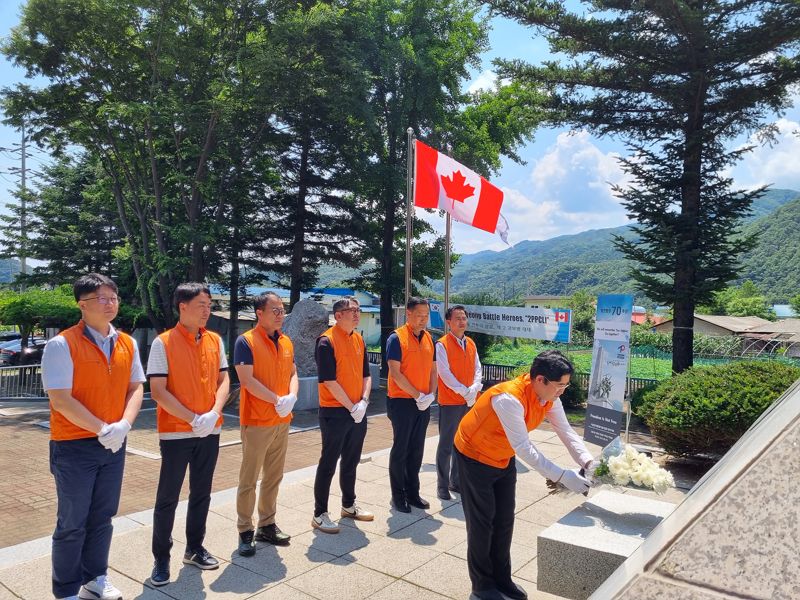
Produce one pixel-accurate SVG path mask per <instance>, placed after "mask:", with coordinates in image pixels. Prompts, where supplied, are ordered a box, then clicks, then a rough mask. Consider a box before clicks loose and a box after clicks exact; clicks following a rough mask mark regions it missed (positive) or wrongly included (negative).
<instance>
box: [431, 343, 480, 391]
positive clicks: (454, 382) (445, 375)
mask: <svg viewBox="0 0 800 600" xmlns="http://www.w3.org/2000/svg"><path fill="white" fill-rule="evenodd" d="M447 335H452V336H453V339H454V340H456V341H457V342H458V345H459V346H460V347H461V350H462V351H463V352H466V351H467V336H464V337H462V338H460V339H459V338H457V337H456V336H454V335H453V334H452V333H448V334H447ZM436 370H437V372H438V374H439V377H440V378H441V380H442V383H444V384H445V385H446V386H447V387H449V388H450V389H451V390H453V391H454V392H455V393H456V394H459V395H461V396H464V395H465V394H466V393H467V391H468V388H469V386H466V385H464V384H462V383H461V382H460V381H459V380H458V379H456V377H455V375H453V372H452V371H451V370H450V363H449V362H448V361H447V349H446V348H445V347H444V344H442V343H441V342H436ZM482 380H483V368H482V367H481V360H480V358H478V353H477V352H476V353H475V375H474V376H473V378H472V383H480V382H481V381H482Z"/></svg>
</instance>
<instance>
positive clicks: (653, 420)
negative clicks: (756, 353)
mask: <svg viewBox="0 0 800 600" xmlns="http://www.w3.org/2000/svg"><path fill="white" fill-rule="evenodd" d="M798 378H800V368H797V367H794V366H790V365H786V364H783V363H779V362H767V361H741V362H735V363H729V364H726V365H714V366H702V367H694V368H691V369H689V370H687V371H685V372H684V373H681V374H680V375H676V376H674V377H673V378H672V379H669V380H667V381H664V382H662V383H661V384H659V385H658V387H656V388H655V389H653V390H649V391H647V392H645V393H644V394H643V395H642V404H641V406H640V407H639V410H638V413H639V415H640V416H641V417H642V418H644V420H645V422H646V423H647V425H648V427H650V431H651V432H652V433H653V435H655V436H656V438H657V439H658V440H659V442H660V443H661V445H662V446H663V447H664V449H665V450H666V451H667V452H669V453H670V454H672V455H675V456H698V455H704V456H710V457H714V458H718V457H720V456H722V455H723V454H724V453H725V452H727V451H728V450H729V449H730V447H731V446H733V444H735V443H736V441H737V440H738V439H739V438H740V437H741V436H742V434H744V432H745V431H747V429H748V428H749V427H750V425H752V424H753V423H754V422H755V420H756V419H758V417H759V416H760V415H761V413H762V412H764V410H765V409H766V408H767V407H768V406H769V405H770V404H772V403H773V402H774V401H775V400H776V399H778V398H779V397H780V396H781V394H783V393H784V392H785V391H786V389H787V388H788V387H789V386H791V385H792V383H794V382H795V380H797V379H798Z"/></svg>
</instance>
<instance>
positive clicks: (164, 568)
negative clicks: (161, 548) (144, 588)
mask: <svg viewBox="0 0 800 600" xmlns="http://www.w3.org/2000/svg"><path fill="white" fill-rule="evenodd" d="M150 583H151V584H152V585H157V586H159V587H160V586H162V585H167V584H168V583H169V558H162V559H156V562H155V563H154V564H153V572H152V573H151V574H150Z"/></svg>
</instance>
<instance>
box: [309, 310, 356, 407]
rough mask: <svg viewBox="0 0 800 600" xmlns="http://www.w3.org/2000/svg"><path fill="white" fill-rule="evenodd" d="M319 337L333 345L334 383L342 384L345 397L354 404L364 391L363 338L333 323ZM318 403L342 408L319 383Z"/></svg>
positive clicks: (322, 384)
mask: <svg viewBox="0 0 800 600" xmlns="http://www.w3.org/2000/svg"><path fill="white" fill-rule="evenodd" d="M319 337H320V338H322V337H326V338H328V339H329V340H330V343H331V347H333V355H334V357H335V358H336V383H338V384H339V385H340V386H342V389H343V390H344V393H345V394H347V398H348V399H349V400H350V402H352V403H353V404H355V403H356V402H358V401H359V400H361V392H362V391H364V353H365V352H366V346H365V345H364V338H362V337H361V334H359V333H358V332H357V331H354V332H353V333H351V334H349V335H348V334H347V333H345V331H344V330H343V329H342V328H341V327H337V326H336V325H334V326H333V327H331V328H330V329H328V330H327V331H325V332H324V333H323V334H322V335H321V336H319ZM319 405H320V406H325V407H330V408H342V405H341V403H340V402H339V401H338V400H337V399H336V397H335V396H334V395H333V393H332V392H331V391H330V390H329V389H328V388H327V387H326V386H325V384H324V383H320V384H319Z"/></svg>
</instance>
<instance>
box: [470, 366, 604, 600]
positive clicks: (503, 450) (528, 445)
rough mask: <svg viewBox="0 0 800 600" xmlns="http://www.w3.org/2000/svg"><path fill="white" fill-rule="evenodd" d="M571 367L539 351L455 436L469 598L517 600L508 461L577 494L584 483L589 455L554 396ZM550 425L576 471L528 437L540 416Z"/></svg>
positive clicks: (520, 598) (489, 393) (512, 474)
mask: <svg viewBox="0 0 800 600" xmlns="http://www.w3.org/2000/svg"><path fill="white" fill-rule="evenodd" d="M572 373H573V367H572V364H571V363H570V362H569V360H568V359H567V357H566V356H564V355H563V354H561V353H560V352H559V351H558V350H548V351H546V352H542V353H541V354H539V355H538V356H537V357H536V358H535V359H534V361H533V364H532V365H531V370H530V374H525V375H520V376H519V377H517V378H516V379H512V380H511V381H506V382H504V383H500V384H498V385H495V386H493V387H491V388H489V389H488V390H486V391H485V392H484V393H483V394H481V396H480V397H479V398H478V401H477V402H476V403H475V406H473V407H472V408H471V409H470V411H469V412H468V413H467V414H466V415H465V416H464V418H463V419H462V420H461V423H460V424H459V426H458V431H456V437H455V447H456V449H455V455H456V460H457V461H458V470H459V474H460V476H461V502H462V504H463V507H464V519H465V521H466V524H467V566H468V569H469V576H470V580H471V581H472V590H473V595H474V596H475V597H476V598H479V599H481V600H502V598H503V596H501V595H500V594H501V593H502V594H504V595H505V596H506V597H508V598H513V599H515V600H524V599H525V598H527V594H526V593H525V591H524V590H523V589H522V588H520V587H519V586H518V585H517V584H516V583H514V582H513V581H512V580H511V536H512V533H513V531H514V494H515V491H514V490H515V487H516V483H517V470H516V464H515V456H516V457H518V458H520V459H521V460H523V461H525V462H526V463H527V464H528V465H530V466H531V467H532V468H533V469H534V470H535V471H537V472H539V473H540V474H541V475H543V476H544V477H546V478H548V479H550V480H552V481H557V482H560V483H561V484H563V485H564V486H565V487H566V488H567V489H569V490H570V491H572V492H574V493H576V494H583V493H585V492H586V491H588V489H589V487H590V483H589V482H588V481H587V480H586V479H585V478H584V477H583V476H582V475H581V474H580V472H579V471H580V467H584V468H585V467H588V466H589V464H590V463H591V462H592V455H591V454H589V451H588V450H587V449H586V446H585V445H584V444H583V440H581V438H580V437H579V436H578V435H577V434H576V433H575V431H573V429H572V427H570V425H569V422H568V421H567V417H566V415H565V414H564V408H563V407H562V405H561V399H560V398H559V396H560V395H561V392H563V391H564V390H565V389H566V388H567V387H568V386H569V380H570V376H571V375H572ZM545 418H546V419H547V420H548V421H549V422H550V425H551V426H552V427H553V429H554V430H555V432H556V434H557V435H558V437H559V439H560V440H561V442H562V443H563V444H564V446H566V448H567V450H568V451H569V453H570V455H571V456H572V459H573V460H574V461H575V462H576V463H577V464H578V465H579V468H578V469H562V468H561V467H559V466H558V465H556V464H555V463H553V462H551V461H550V460H549V459H547V458H546V457H545V456H544V455H543V454H542V453H541V452H540V451H539V450H538V449H537V448H536V446H535V445H534V444H533V442H531V440H530V439H529V438H528V432H529V431H532V430H533V429H535V428H536V427H537V426H538V425H539V424H540V423H541V422H542V421H543V420H544V419H545Z"/></svg>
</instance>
